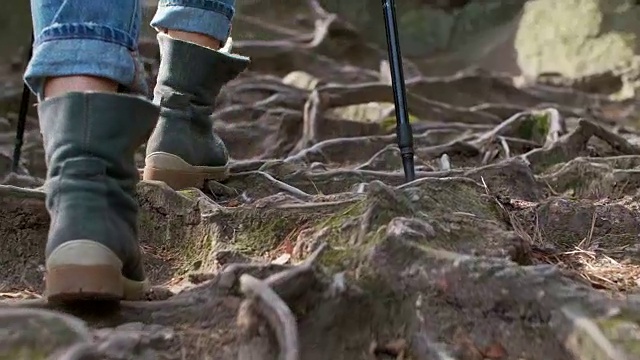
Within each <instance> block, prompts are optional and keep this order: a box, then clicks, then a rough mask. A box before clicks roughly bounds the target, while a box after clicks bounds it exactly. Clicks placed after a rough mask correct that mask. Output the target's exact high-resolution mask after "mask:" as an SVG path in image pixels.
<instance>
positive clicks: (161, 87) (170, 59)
mask: <svg viewBox="0 0 640 360" xmlns="http://www.w3.org/2000/svg"><path fill="white" fill-rule="evenodd" d="M234 4H235V0H160V1H159V5H158V10H157V12H156V15H155V16H154V18H153V20H152V22H151V25H152V26H153V27H155V28H156V29H157V30H158V31H159V34H158V42H159V44H160V54H161V62H160V70H159V73H158V81H157V85H156V88H155V90H154V102H155V103H156V104H158V105H160V108H161V110H160V111H161V112H160V119H159V121H158V125H157V126H156V129H155V131H154V133H153V135H152V136H151V138H150V139H149V142H148V143H147V156H146V160H145V169H144V179H145V180H160V181H164V182H166V183H167V184H168V185H169V186H171V187H173V188H174V189H181V188H185V187H192V186H195V187H200V186H202V185H203V184H204V182H205V181H206V180H208V179H215V180H222V179H224V178H225V177H226V176H227V171H226V165H227V161H228V154H227V149H226V147H225V145H224V143H223V142H222V140H221V139H220V138H219V137H218V136H217V135H216V134H214V133H213V130H212V129H213V124H212V119H210V115H211V113H212V112H213V107H214V102H215V98H216V97H217V95H218V93H219V92H220V89H221V87H222V86H223V85H224V84H225V83H227V82H229V81H230V80H232V79H233V78H235V77H236V76H238V74H240V73H241V72H242V71H244V70H245V69H246V67H247V66H248V64H249V59H248V58H246V57H243V56H238V55H232V54H227V53H224V52H221V51H218V49H219V48H220V47H221V46H222V44H224V43H225V42H226V40H227V38H228V36H229V32H230V29H231V20H232V18H233V14H234V11H235V9H234Z"/></svg>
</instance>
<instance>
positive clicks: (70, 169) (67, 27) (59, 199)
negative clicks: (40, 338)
mask: <svg viewBox="0 0 640 360" xmlns="http://www.w3.org/2000/svg"><path fill="white" fill-rule="evenodd" d="M31 8H32V15H33V23H34V33H35V35H36V41H35V46H34V55H33V58H32V60H31V61H30V63H29V66H28V68H27V71H26V74H25V81H26V83H27V84H28V85H29V87H30V88H31V89H32V90H33V91H34V92H35V93H36V94H37V95H38V99H39V104H38V115H39V121H40V129H41V132H42V135H43V140H44V145H45V158H46V162H47V182H46V186H45V192H46V195H47V201H46V205H47V210H48V211H49V214H50V217H51V225H50V228H49V234H48V238H47V246H46V279H45V280H46V289H45V292H46V296H47V297H48V299H49V300H51V301H61V300H79V299H85V298H89V299H95V298H99V299H120V298H127V299H134V298H140V297H141V296H143V295H144V292H145V291H146V289H147V288H148V282H147V281H146V278H145V274H144V270H143V268H142V259H141V253H140V249H139V246H138V240H137V212H138V206H137V202H136V199H135V185H136V183H137V181H138V179H139V175H138V172H137V169H136V166H135V162H134V151H135V149H136V148H138V147H139V146H140V145H142V144H143V143H144V142H145V141H146V139H147V138H148V136H149V135H150V133H151V132H152V131H153V128H154V126H155V124H156V122H157V118H158V116H159V108H158V107H157V106H155V105H154V104H153V103H152V102H150V101H148V100H147V99H144V98H141V97H137V96H133V95H122V94H117V93H116V90H117V89H118V87H128V88H134V87H135V84H136V82H137V80H138V79H137V77H136V65H135V64H136V61H135V59H134V55H133V53H134V52H135V50H136V44H137V38H138V31H139V27H140V7H139V3H138V1H132V0H91V1H87V0H32V1H31Z"/></svg>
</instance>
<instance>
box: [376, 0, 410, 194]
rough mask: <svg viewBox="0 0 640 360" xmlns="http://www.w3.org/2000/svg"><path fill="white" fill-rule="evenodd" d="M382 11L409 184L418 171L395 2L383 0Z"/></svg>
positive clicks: (400, 144)
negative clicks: (414, 155)
mask: <svg viewBox="0 0 640 360" xmlns="http://www.w3.org/2000/svg"><path fill="white" fill-rule="evenodd" d="M382 11H383V13H384V27H385V30H386V32H387V49H388V51H389V67H390V70H391V86H392V88H393V101H394V103H395V111H396V122H397V125H396V136H397V137H398V147H399V148H400V154H401V156H402V167H403V168H404V177H405V180H406V181H407V182H409V181H413V180H414V179H415V178H416V169H415V166H414V163H413V132H412V131H411V124H410V123H409V113H408V110H407V89H406V88H405V84H404V74H403V71H402V53H401V52H400V40H399V39H398V24H397V22H396V4H395V1H394V0H382Z"/></svg>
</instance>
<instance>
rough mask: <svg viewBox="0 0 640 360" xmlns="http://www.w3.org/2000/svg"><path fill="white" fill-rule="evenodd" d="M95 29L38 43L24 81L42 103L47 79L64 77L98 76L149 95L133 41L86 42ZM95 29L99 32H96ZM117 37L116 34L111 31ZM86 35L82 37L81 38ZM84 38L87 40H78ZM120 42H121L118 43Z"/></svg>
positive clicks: (124, 39)
mask: <svg viewBox="0 0 640 360" xmlns="http://www.w3.org/2000/svg"><path fill="white" fill-rule="evenodd" d="M90 27H91V25H87V26H86V27H84V26H79V25H78V26H77V29H80V30H79V32H77V33H75V36H72V35H62V34H58V35H57V36H56V35H51V36H47V35H46V34H47V31H46V30H45V31H44V32H43V36H41V37H39V38H38V39H36V44H35V45H34V51H33V57H32V59H31V61H30V62H29V65H28V66H27V69H26V71H25V74H24V80H25V82H26V84H27V86H29V88H30V89H31V91H33V92H34V93H35V94H37V95H38V97H39V98H40V99H42V95H43V94H44V82H45V81H46V79H47V78H52V77H61V76H78V75H86V76H95V77H100V78H107V79H110V80H113V81H115V82H117V83H118V84H122V85H124V86H125V87H127V88H129V89H131V91H133V92H137V93H145V92H146V90H147V89H146V88H145V87H146V85H145V84H144V79H142V80H143V81H140V80H141V79H139V77H140V74H138V73H139V71H138V70H139V69H138V68H139V64H138V61H137V59H136V56H137V53H136V52H135V50H133V49H135V46H136V45H135V42H133V39H130V38H127V37H122V39H120V38H119V37H118V36H115V37H113V36H112V37H111V41H109V40H107V39H106V38H100V37H98V38H96V37H95V36H91V37H94V38H86V37H84V36H87V32H85V31H84V30H87V29H89V28H90ZM94 29H95V28H94ZM108 30H109V32H110V34H111V35H113V30H112V29H108ZM80 34H82V35H80ZM78 36H83V37H78ZM116 39H119V41H115V40H116Z"/></svg>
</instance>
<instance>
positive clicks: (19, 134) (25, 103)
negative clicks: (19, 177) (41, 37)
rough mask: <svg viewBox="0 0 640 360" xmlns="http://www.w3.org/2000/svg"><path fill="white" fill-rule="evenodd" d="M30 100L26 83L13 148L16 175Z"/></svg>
mask: <svg viewBox="0 0 640 360" xmlns="http://www.w3.org/2000/svg"><path fill="white" fill-rule="evenodd" d="M33 40H34V38H33V32H31V42H30V43H29V55H27V64H29V61H31V56H33ZM29 100H31V90H30V89H29V87H28V86H27V84H26V83H25V84H24V86H23V88H22V98H21V100H20V112H19V113H18V127H17V129H16V143H15V147H14V148H13V164H12V166H11V170H12V171H13V172H14V173H16V172H18V168H19V167H20V156H21V155H22V145H23V143H24V129H25V126H26V123H27V111H28V110H29Z"/></svg>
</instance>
